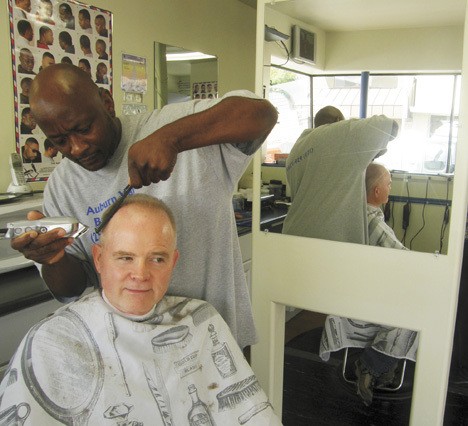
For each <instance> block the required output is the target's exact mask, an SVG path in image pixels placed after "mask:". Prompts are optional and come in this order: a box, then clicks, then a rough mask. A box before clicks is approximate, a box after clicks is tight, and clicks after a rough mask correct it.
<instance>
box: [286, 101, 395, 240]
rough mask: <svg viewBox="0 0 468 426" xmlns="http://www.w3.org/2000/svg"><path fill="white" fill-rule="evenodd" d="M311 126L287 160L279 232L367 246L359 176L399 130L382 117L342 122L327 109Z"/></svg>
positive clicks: (340, 116)
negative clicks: (287, 193) (287, 202)
mask: <svg viewBox="0 0 468 426" xmlns="http://www.w3.org/2000/svg"><path fill="white" fill-rule="evenodd" d="M315 126H316V127H315V128H314V129H306V130H304V132H303V133H302V135H301V136H300V137H299V139H298V140H297V142H296V143H295V144H294V146H293V148H292V150H291V153H290V154H289V157H288V158H287V160H286V178H287V181H288V183H289V186H290V190H291V200H292V204H291V207H290V208H289V211H288V214H287V216H286V219H285V221H284V226H283V233H284V234H289V235H298V236H305V237H312V238H322V239H327V240H333V241H344V242H351V243H358V244H367V243H368V242H369V236H368V229H367V218H366V216H367V215H366V204H367V203H366V192H365V187H364V174H365V171H366V168H367V166H368V164H369V163H370V162H371V161H372V160H373V159H374V158H375V157H378V156H379V155H381V154H383V153H384V152H385V151H386V146H387V144H388V142H389V141H390V140H392V139H393V138H394V137H395V136H396V134H397V132H398V125H397V123H396V122H395V121H394V120H392V119H390V118H387V117H385V116H374V117H371V118H367V119H362V120H358V119H351V120H344V116H343V114H342V113H341V111H340V110H339V109H337V108H335V107H332V106H327V107H325V108H323V109H321V110H320V111H318V112H317V115H316V117H315Z"/></svg>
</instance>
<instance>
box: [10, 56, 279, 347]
mask: <svg viewBox="0 0 468 426" xmlns="http://www.w3.org/2000/svg"><path fill="white" fill-rule="evenodd" d="M30 107H31V110H32V112H33V114H34V117H35V118H36V121H37V124H38V125H39V127H40V128H41V130H42V131H43V132H44V133H45V135H46V136H47V137H48V138H49V140H51V142H52V143H53V144H54V145H55V146H56V147H57V148H58V150H59V151H60V153H61V154H62V156H63V157H64V160H63V161H62V162H61V163H60V165H59V166H58V167H57V168H56V169H55V170H54V172H53V173H52V175H51V177H50V178H49V181H48V183H47V185H46V188H45V191H44V206H43V210H44V213H45V214H46V215H47V216H73V217H76V218H77V219H78V220H79V221H80V222H82V223H83V224H85V225H87V226H89V227H90V228H91V229H94V228H95V227H96V226H97V225H98V224H99V223H100V220H101V214H102V211H103V210H104V209H105V208H106V207H108V206H109V205H110V204H112V203H113V202H115V200H116V199H118V198H119V196H120V195H121V191H122V190H123V188H124V187H125V186H126V185H127V184H128V183H129V184H130V185H131V186H132V188H134V189H135V190H137V191H138V192H140V193H147V194H150V195H153V196H156V197H158V198H161V199H162V200H164V201H165V202H166V203H167V204H168V205H169V207H170V208H171V209H172V210H173V211H174V213H175V216H176V219H177V221H178V222H179V223H182V224H183V226H184V229H183V230H182V232H181V233H180V238H179V241H178V247H179V251H180V253H181V255H182V256H183V257H184V259H185V263H184V264H183V265H179V267H178V268H176V270H175V272H174V276H173V280H172V283H171V287H170V289H169V294H171V295H183V296H186V297H193V298H198V299H203V300H206V301H208V302H210V303H211V304H212V305H213V306H214V307H215V308H216V309H217V310H218V311H219V312H220V313H221V315H222V316H223V318H224V319H225V321H226V322H227V323H228V325H229V326H230V328H231V331H232V332H233V334H234V336H235V337H236V338H237V341H238V343H239V345H240V346H241V348H243V347H245V346H247V345H251V344H253V343H255V341H256V333H255V328H254V325H253V317H252V312H251V307H250V298H249V293H248V289H247V284H246V281H245V276H244V272H243V267H242V258H241V253H240V248H239V242H238V237H237V230H236V223H235V218H234V213H233V209H232V193H233V192H234V191H235V189H236V186H237V183H238V180H239V178H240V177H241V176H242V173H243V172H244V170H245V168H246V167H247V165H248V163H249V161H250V159H251V156H252V155H253V154H254V152H255V151H256V150H257V149H258V148H259V147H260V145H261V144H262V142H263V141H264V140H265V138H266V136H267V135H268V134H269V132H270V131H271V129H272V128H273V126H274V125H275V123H276V120H277V112H276V110H275V108H274V107H273V106H272V105H271V104H270V103H269V102H268V101H266V100H262V99H257V98H255V97H254V95H253V94H251V93H250V92H246V91H241V92H232V93H228V94H227V95H226V96H224V97H223V98H222V99H215V100H204V101H189V102H184V103H178V104H173V105H168V106H165V107H164V108H162V109H161V110H155V111H152V112H148V113H145V114H140V115H135V116H123V117H120V118H117V117H113V116H112V114H111V113H110V111H109V109H108V108H107V107H106V106H105V103H104V102H102V100H101V98H100V96H99V91H98V87H97V86H96V85H95V84H94V83H93V82H92V80H91V79H90V78H89V75H88V74H86V73H85V72H83V71H81V70H80V69H79V68H77V67H74V66H72V65H68V64H57V65H53V66H50V67H48V68H46V69H44V70H43V71H41V72H40V73H39V74H38V75H37V77H36V78H35V79H34V80H33V83H32V85H31V93H30ZM169 177H171V178H170V179H169ZM151 184H157V185H151ZM40 217H42V214H39V213H37V212H31V213H30V214H29V215H28V218H29V219H38V218H40ZM98 240H99V236H98V235H97V234H96V233H94V232H88V233H87V234H85V236H83V237H81V238H80V239H79V240H77V241H74V240H73V239H71V238H64V232H63V231H62V230H54V231H50V232H48V233H46V234H41V235H38V234H37V233H35V232H29V233H26V234H24V235H22V236H20V237H18V238H16V239H14V240H13V241H12V247H13V248H14V249H16V250H19V251H21V252H22V253H23V254H24V256H25V257H26V258H28V259H31V260H33V261H34V262H36V263H37V264H38V266H39V268H40V270H41V275H42V277H43V279H44V280H45V282H46V284H47V285H48V287H49V289H50V290H51V292H52V293H53V294H54V296H55V297H56V298H57V299H58V300H61V301H63V302H68V301H70V300H72V299H73V298H76V297H77V296H79V295H80V294H81V293H82V292H83V291H84V290H85V288H86V287H87V286H94V287H97V286H98V279H97V275H96V271H95V269H94V266H93V262H92V257H91V246H92V244H94V243H96V242H97V241H98ZM83 283H86V284H83ZM221 283H222V284H221Z"/></svg>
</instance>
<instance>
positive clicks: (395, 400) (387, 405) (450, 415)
mask: <svg viewBox="0 0 468 426" xmlns="http://www.w3.org/2000/svg"><path fill="white" fill-rule="evenodd" d="M325 317H326V316H325V315H323V314H317V313H314V312H308V311H301V312H300V313H299V314H298V315H296V316H295V317H293V318H292V319H290V320H289V321H288V322H287V323H286V331H285V343H286V345H285V356H284V359H285V361H284V387H283V424H284V425H285V426H302V425H304V426H306V425H307V426H309V425H313V426H320V425H324V426H325V425H326V426H335V425H336V426H348V425H349V426H353V425H359V426H364V425H385V426H400V425H401V426H404V425H408V424H409V418H410V411H411V395H412V382H413V375H414V363H412V362H409V363H407V371H406V373H405V380H404V383H403V386H402V388H401V389H400V390H399V391H397V392H383V391H380V392H377V393H376V394H375V398H374V401H373V403H372V405H371V406H370V407H366V406H365V405H364V404H363V403H362V402H361V400H360V398H359V397H358V396H357V395H356V393H355V389H354V385H352V384H350V383H348V382H347V381H345V379H344V378H343V375H342V371H341V369H342V355H341V354H339V355H338V354H337V355H335V356H332V358H331V359H330V361H328V362H326V363H325V362H323V361H322V360H321V359H320V358H319V357H318V355H317V354H318V344H319V341H320V335H321V327H322V326H323V323H324V320H325ZM350 356H351V358H352V356H353V355H352V354H351V355H350ZM352 374H353V373H352V371H350V372H348V373H347V378H348V379H350V378H351V376H352ZM467 376H468V375H467ZM444 426H468V378H465V376H464V375H462V376H461V377H458V380H457V379H453V377H452V378H451V383H450V385H449V392H448V395H447V403H446V412H445V420H444Z"/></svg>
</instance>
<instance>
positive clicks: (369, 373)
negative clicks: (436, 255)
mask: <svg viewBox="0 0 468 426" xmlns="http://www.w3.org/2000/svg"><path fill="white" fill-rule="evenodd" d="M391 183H392V178H391V175H390V173H389V171H388V170H387V169H386V168H385V167H384V166H382V165H381V164H376V163H371V164H369V166H368V167H367V170H366V191H367V217H368V226H369V244H370V245H375V246H380V247H390V248H397V249H402V250H407V249H406V247H405V246H404V245H403V244H401V243H400V242H399V241H398V239H397V238H396V236H395V233H394V232H393V230H392V228H390V227H389V226H388V225H387V224H386V223H385V219H384V215H383V212H382V210H381V207H380V206H382V205H383V204H386V203H387V202H388V195H389V193H390V189H391ZM345 347H354V348H355V347H363V348H364V350H363V351H362V352H361V353H360V354H359V357H358V359H357V360H356V363H355V369H356V370H355V371H356V377H357V382H356V391H357V394H358V395H359V396H360V397H361V398H362V400H363V402H364V404H366V405H370V404H371V403H372V398H373V393H374V392H373V391H374V388H378V387H384V386H388V385H391V384H392V383H393V382H394V379H395V373H396V370H397V367H398V360H399V359H402V358H406V359H410V360H412V361H415V360H416V359H415V358H416V350H417V348H418V336H417V332H415V331H412V330H405V329H402V328H394V327H387V326H381V325H379V324H369V323H366V322H363V321H358V320H352V319H347V318H341V317H337V316H332V315H331V316H328V317H327V319H326V322H325V328H324V333H323V335H322V341H321V344H320V356H321V358H322V359H323V360H324V361H327V360H328V359H329V357H330V352H334V351H337V350H340V349H343V348H345Z"/></svg>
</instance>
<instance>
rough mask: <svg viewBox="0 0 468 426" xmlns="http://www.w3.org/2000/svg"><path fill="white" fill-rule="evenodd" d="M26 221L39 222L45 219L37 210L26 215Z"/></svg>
mask: <svg viewBox="0 0 468 426" xmlns="http://www.w3.org/2000/svg"><path fill="white" fill-rule="evenodd" d="M26 217H27V219H28V220H39V219H42V218H43V217H45V215H43V214H42V213H41V212H40V211H39V210H31V211H29V212H28V214H27V216H26Z"/></svg>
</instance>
